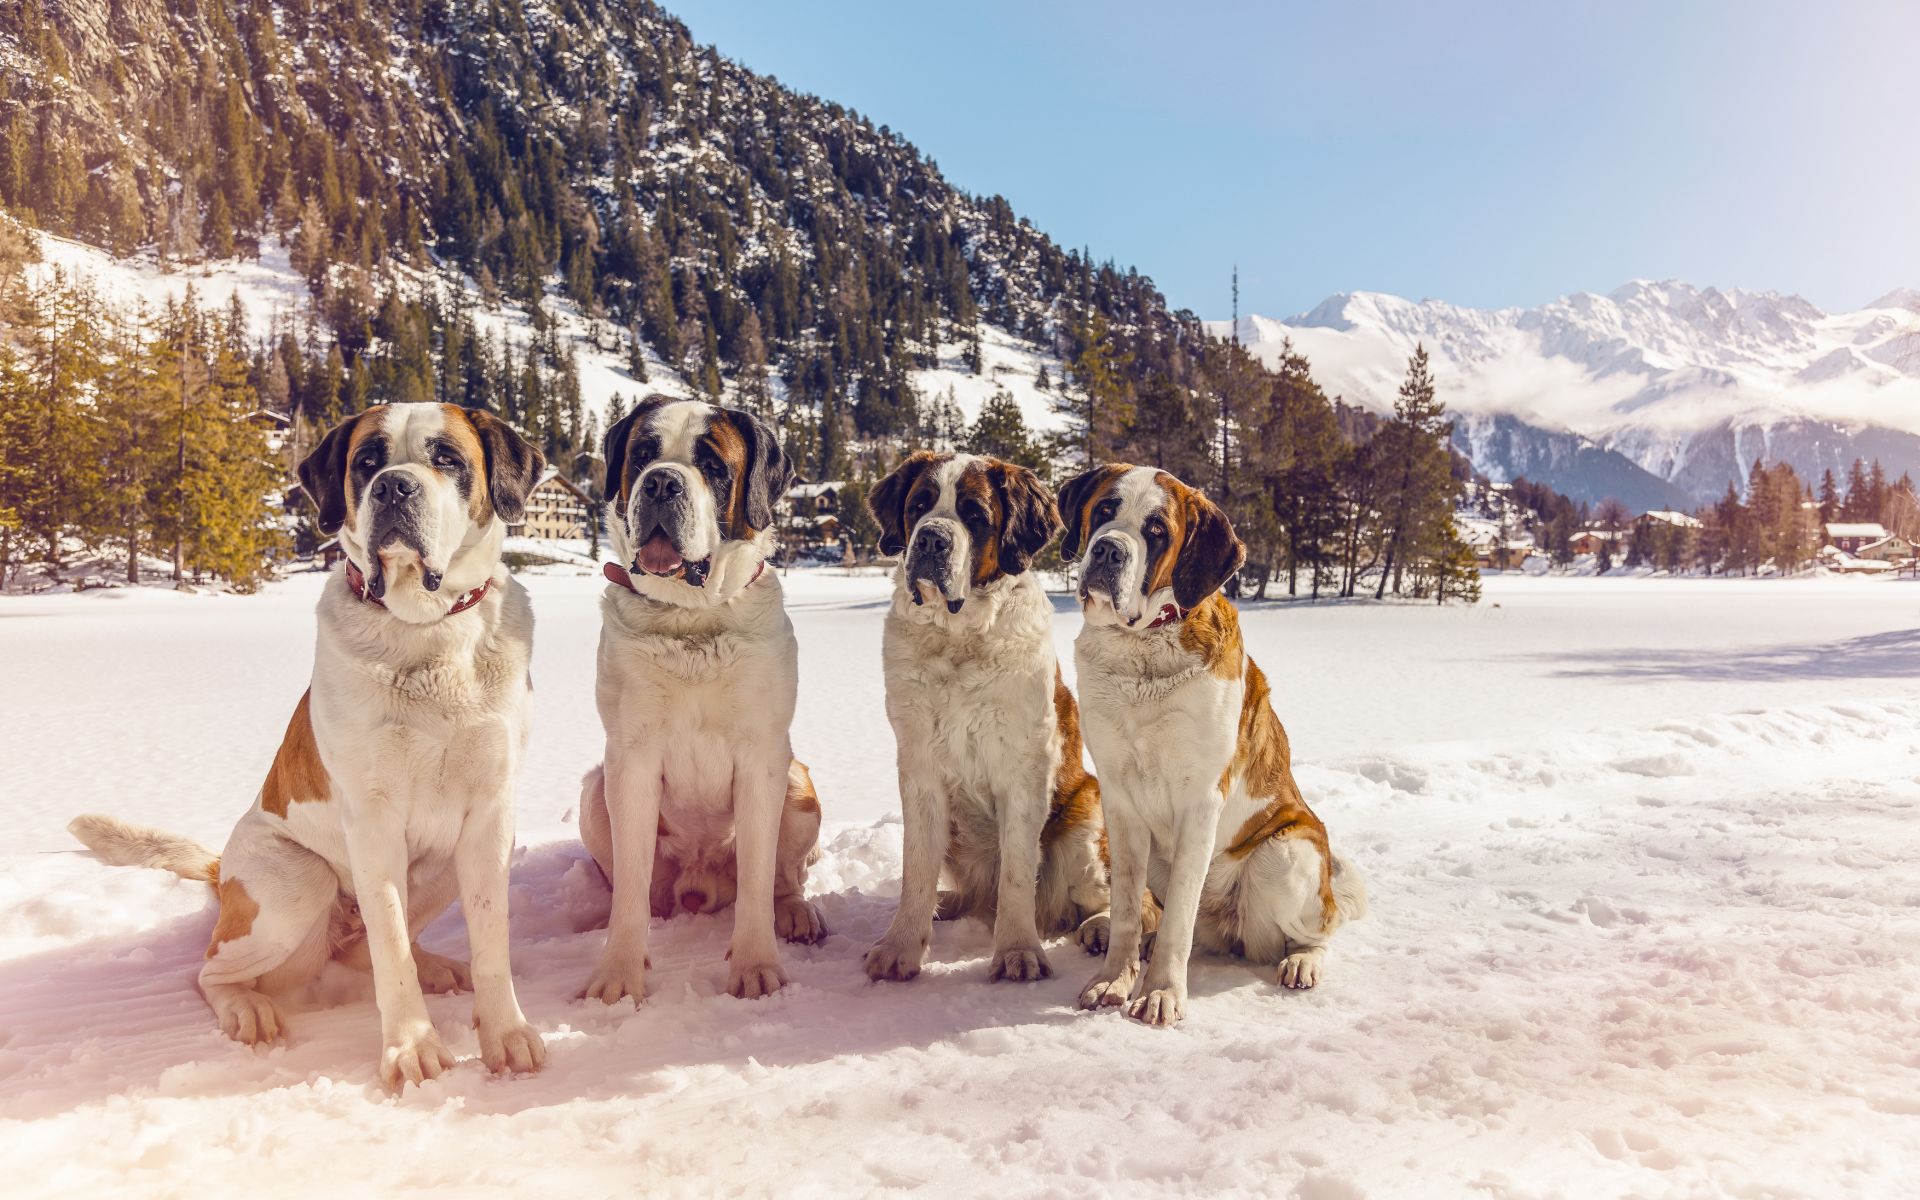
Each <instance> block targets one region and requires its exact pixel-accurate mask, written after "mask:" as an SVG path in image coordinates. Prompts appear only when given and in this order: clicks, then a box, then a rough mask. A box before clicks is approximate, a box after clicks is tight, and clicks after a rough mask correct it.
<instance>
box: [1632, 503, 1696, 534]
mask: <svg viewBox="0 0 1920 1200" xmlns="http://www.w3.org/2000/svg"><path fill="white" fill-rule="evenodd" d="M1644 515H1645V516H1646V518H1647V519H1648V520H1650V521H1658V522H1660V523H1661V524H1662V525H1672V526H1674V527H1676V528H1679V529H1698V528H1700V518H1698V517H1690V516H1688V515H1687V514H1686V513H1683V512H1675V511H1673V510H1672V509H1670V508H1656V509H1654V510H1653V511H1652V512H1649V513H1646V514H1644Z"/></svg>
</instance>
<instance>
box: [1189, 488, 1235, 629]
mask: <svg viewBox="0 0 1920 1200" xmlns="http://www.w3.org/2000/svg"><path fill="white" fill-rule="evenodd" d="M1186 504H1187V538H1186V541H1185V542H1184V543H1182V545H1181V547H1180V556H1179V557H1178V558H1176V559H1174V561H1173V602H1174V603H1175V604H1178V605H1179V606H1180V607H1181V608H1192V607H1193V606H1194V605H1196V604H1198V603H1200V602H1201V601H1202V600H1205V599H1206V598H1207V597H1208V596H1211V595H1213V593H1214V592H1216V591H1218V590H1219V588H1220V585H1221V584H1223V583H1225V582H1226V581H1227V579H1228V578H1229V577H1230V576H1231V575H1232V574H1233V573H1234V572H1235V571H1238V570H1239V569H1240V566H1241V564H1242V563H1244V562H1246V561H1247V546H1246V543H1245V542H1242V541H1241V540H1240V538H1239V536H1238V535H1237V534H1235V533H1234V532H1233V522H1231V521H1229V520H1227V514H1225V513H1223V512H1221V511H1220V506H1219V505H1217V504H1215V503H1214V502H1213V501H1211V500H1209V499H1207V497H1206V496H1205V495H1204V494H1203V493H1201V492H1199V491H1192V492H1189V493H1188V494H1187V498H1186Z"/></svg>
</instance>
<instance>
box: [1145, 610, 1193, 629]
mask: <svg viewBox="0 0 1920 1200" xmlns="http://www.w3.org/2000/svg"><path fill="white" fill-rule="evenodd" d="M1186 615H1187V614H1186V613H1184V612H1181V611H1180V606H1179V605H1178V604H1162V605H1161V606H1160V613H1159V615H1158V616H1156V617H1154V618H1153V620H1151V621H1149V622H1147V628H1148V629H1158V628H1160V627H1161V626H1162V625H1171V624H1173V623H1174V622H1175V621H1178V620H1181V619H1182V618H1184V617H1185V616H1186Z"/></svg>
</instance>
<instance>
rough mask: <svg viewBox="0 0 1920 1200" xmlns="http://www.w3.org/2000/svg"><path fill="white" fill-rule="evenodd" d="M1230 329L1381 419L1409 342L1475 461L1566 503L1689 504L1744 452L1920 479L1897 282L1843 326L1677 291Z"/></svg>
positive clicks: (1828, 318) (1265, 355)
mask: <svg viewBox="0 0 1920 1200" xmlns="http://www.w3.org/2000/svg"><path fill="white" fill-rule="evenodd" d="M1212 328H1213V329H1214V330H1215V331H1216V332H1218V333H1222V334H1224V333H1226V332H1227V331H1228V328H1229V326H1228V324H1227V323H1226V322H1216V323H1214V324H1213V325H1212ZM1238 333H1239V337H1240V340H1241V342H1242V344H1244V345H1247V346H1248V347H1250V348H1251V349H1252V350H1253V351H1254V353H1255V354H1256V355H1258V356H1259V357H1261V358H1262V359H1264V360H1266V361H1269V362H1272V361H1274V360H1276V359H1277V358H1278V355H1279V351H1280V347H1281V345H1282V344H1283V343H1284V342H1285V341H1287V340H1291V341H1292V342H1293V344H1294V345H1295V346H1296V347H1297V348H1298V349H1299V350H1300V351H1301V352H1302V353H1304V354H1305V355H1306V356H1307V357H1308V359H1309V360H1310V361H1311V362H1312V363H1313V370H1314V376H1315V378H1317V379H1318V380H1319V381H1320V383H1321V385H1322V386H1323V387H1324V388H1326V390H1327V391H1328V392H1329V393H1330V394H1336V395H1341V396H1344V397H1345V398H1346V399H1347V400H1348V401H1349V402H1353V403H1359V404H1363V405H1365V406H1367V407H1369V408H1373V409H1377V410H1381V411H1385V410H1387V409H1389V408H1391V407H1392V404H1393V397H1394V392H1395V390H1396V389H1397V388H1398V386H1399V383H1400V380H1401V378H1402V377H1403V376H1404V374H1405V371H1406V361H1407V357H1408V356H1409V355H1410V354H1412V352H1413V349H1414V346H1415V345H1416V344H1424V345H1425V346H1426V348H1427V352H1428V354H1429V355H1431V356H1432V359H1433V369H1434V373H1435V376H1436V378H1437V380H1438V382H1439V384H1440V389H1441V396H1442V398H1443V399H1444V400H1445V401H1446V402H1447V405H1448V407H1449V408H1451V409H1452V410H1453V411H1454V412H1455V413H1457V414H1458V415H1459V418H1460V419H1459V421H1458V422H1457V425H1456V429H1455V439H1456V441H1457V442H1458V443H1459V445H1460V448H1461V449H1462V450H1463V451H1464V452H1465V453H1467V454H1468V455H1469V456H1471V457H1472V459H1473V461H1474V465H1475V466H1477V467H1478V468H1479V469H1480V470H1482V471H1484V472H1485V473H1486V474H1488V475H1489V476H1491V477H1492V478H1494V479H1496V480H1504V479H1511V478H1514V477H1515V476H1519V475H1525V476H1527V477H1528V478H1530V479H1536V480H1539V481H1541V482H1544V483H1547V484H1550V485H1552V486H1553V487H1555V488H1558V489H1559V490H1561V491H1563V492H1566V493H1567V494H1568V495H1571V496H1574V497H1576V498H1578V499H1586V500H1593V501H1598V500H1601V499H1605V498H1607V497H1609V496H1612V497H1616V498H1618V499H1620V500H1622V501H1624V502H1626V503H1627V504H1628V505H1630V506H1634V507H1639V508H1650V507H1665V506H1674V505H1682V506H1685V507H1692V506H1694V505H1696V504H1700V503H1704V502H1706V501H1708V500H1711V499H1713V498H1715V497H1716V496H1718V495H1719V494H1721V493H1723V492H1724V491H1725V490H1726V487H1727V484H1728V483H1730V482H1731V483H1734V484H1735V485H1736V486H1738V485H1741V484H1743V483H1744V481H1745V479H1746V475H1747V470H1748V468H1749V467H1750V466H1751V465H1752V463H1753V460H1754V459H1755V458H1757V457H1758V458H1766V459H1768V460H1770V461H1774V460H1778V461H1785V462H1789V463H1792V464H1793V466H1794V468H1795V469H1796V470H1798V471H1799V472H1800V474H1801V475H1802V476H1803V477H1804V478H1806V479H1808V480H1809V481H1814V480H1817V479H1818V478H1819V475H1820V473H1821V471H1823V470H1826V469H1829V468H1831V469H1832V470H1833V471H1834V472H1835V474H1836V475H1839V476H1842V477H1844V474H1845V470H1846V468H1847V466H1848V465H1849V464H1850V463H1851V462H1852V461H1853V460H1854V459H1855V458H1856V457H1859V458H1867V459H1872V458H1878V459H1880V461H1881V462H1882V463H1883V464H1884V465H1885V466H1886V468H1887V470H1888V472H1889V473H1890V474H1892V475H1894V476H1898V475H1900V474H1901V473H1902V472H1905V471H1913V472H1915V473H1916V474H1920V291H1916V290H1914V289H1900V290H1897V291H1893V292H1889V293H1888V294H1886V295H1885V296H1882V297H1880V298H1879V299H1878V300H1875V301H1874V302H1873V303H1872V304H1870V305H1868V306H1867V307H1866V308H1863V309H1860V310H1858V311H1856V312H1847V313H1826V312H1823V311H1821V310H1820V309H1819V308H1817V307H1815V306H1814V305H1813V304H1811V303H1809V302H1808V301H1806V300H1804V299H1802V298H1801V297H1799V296H1791V295H1785V296H1783V295H1780V294H1778V293H1775V292H1747V291H1739V290H1729V291H1721V290H1719V289H1716V288H1699V287H1695V286H1693V285H1691V284H1687V283H1681V282H1674V281H1667V282H1660V283H1652V282H1646V281H1635V282H1633V283H1629V284H1627V285H1625V286H1624V287H1621V288H1619V289H1617V290H1615V291H1614V292H1612V293H1610V294H1608V295H1605V296H1601V295H1595V294H1593V293H1590V292H1581V293H1577V294H1575V295H1571V296H1566V297H1563V298H1562V299H1559V300H1556V301H1554V302H1552V303H1551V304H1546V305H1543V306H1541V307H1539V308H1525V309H1522V308H1506V309H1494V310H1489V309H1476V308H1465V307H1462V306H1459V305H1454V304H1448V303H1445V302H1443V301H1439V300H1422V301H1419V302H1417V303H1416V302H1414V301H1410V300H1404V299H1402V298H1400V297H1398V296H1390V295H1385V294H1382V293H1378V292H1349V293H1343V294H1341V295H1337V296H1332V297H1329V298H1328V299H1327V300H1325V301H1323V302H1322V303H1321V304H1319V305H1318V306H1316V307H1315V308H1313V309H1312V310H1311V311H1309V312H1305V313H1301V314H1299V315H1298V316H1294V317H1289V318H1287V319H1286V320H1284V321H1281V320H1274V319H1272V318H1269V317H1262V316H1250V317H1245V318H1242V319H1241V321H1240V325H1239V330H1238Z"/></svg>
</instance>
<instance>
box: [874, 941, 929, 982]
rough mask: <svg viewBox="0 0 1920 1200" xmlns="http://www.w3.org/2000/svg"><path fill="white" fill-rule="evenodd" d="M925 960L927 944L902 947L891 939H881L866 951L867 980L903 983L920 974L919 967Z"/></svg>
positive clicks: (920, 943)
mask: <svg viewBox="0 0 1920 1200" xmlns="http://www.w3.org/2000/svg"><path fill="white" fill-rule="evenodd" d="M926 959H927V944H926V942H924V941H922V942H919V943H917V944H914V945H902V944H900V943H899V942H896V941H894V940H893V939H892V938H882V939H881V940H880V941H879V942H878V943H876V944H875V945H874V947H873V949H871V950H869V951H867V978H868V979H873V980H881V979H892V980H896V981H898V982H900V983H905V982H906V981H907V980H909V979H912V978H913V977H914V976H915V975H918V974H919V973H920V965H921V964H922V963H924V962H925V961H926Z"/></svg>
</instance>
